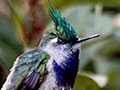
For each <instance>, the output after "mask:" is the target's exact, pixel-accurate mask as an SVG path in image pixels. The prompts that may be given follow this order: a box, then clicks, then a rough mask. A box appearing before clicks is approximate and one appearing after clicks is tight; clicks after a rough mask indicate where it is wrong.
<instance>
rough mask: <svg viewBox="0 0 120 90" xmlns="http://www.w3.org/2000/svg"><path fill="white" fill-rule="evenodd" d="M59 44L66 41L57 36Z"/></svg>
mask: <svg viewBox="0 0 120 90" xmlns="http://www.w3.org/2000/svg"><path fill="white" fill-rule="evenodd" d="M57 42H58V43H59V44H66V43H67V42H66V41H64V40H63V39H62V38H58V41H57Z"/></svg>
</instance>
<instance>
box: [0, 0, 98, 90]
mask: <svg viewBox="0 0 120 90" xmlns="http://www.w3.org/2000/svg"><path fill="white" fill-rule="evenodd" d="M48 1H49V0H48ZM49 3H50V5H51V8H49V13H50V16H51V19H52V20H53V22H54V28H51V29H50V30H48V31H47V32H46V34H45V36H44V38H43V39H42V40H41V42H40V45H39V46H38V47H37V48H35V49H33V50H31V51H28V52H26V53H24V54H22V55H20V56H19V57H18V58H17V59H16V61H15V62H14V65H13V67H12V69H11V72H10V74H9V75H8V77H7V79H6V82H5V83H4V85H3V87H2V89H1V90H72V88H73V86H74V83H75V78H76V75H77V71H78V66H79V55H80V50H81V49H80V46H81V43H82V42H84V41H86V40H89V39H92V38H95V37H99V36H100V35H99V34H96V35H93V36H89V37H85V38H79V37H78V35H77V33H76V32H75V30H74V29H73V27H71V26H70V24H69V23H67V22H66V20H65V18H64V17H62V16H61V14H60V11H59V9H58V8H57V13H56V12H55V10H54V8H53V6H52V4H51V2H50V1H49Z"/></svg>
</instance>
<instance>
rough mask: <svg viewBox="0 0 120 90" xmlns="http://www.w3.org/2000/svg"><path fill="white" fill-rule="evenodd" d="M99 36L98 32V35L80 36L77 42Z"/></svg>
mask: <svg viewBox="0 0 120 90" xmlns="http://www.w3.org/2000/svg"><path fill="white" fill-rule="evenodd" d="M99 36H100V35H99V34H96V35H93V36H89V37H85V38H79V39H78V40H77V42H76V43H81V42H84V41H86V40H89V39H92V38H96V37H99Z"/></svg>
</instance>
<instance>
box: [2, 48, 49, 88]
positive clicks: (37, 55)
mask: <svg viewBox="0 0 120 90" xmlns="http://www.w3.org/2000/svg"><path fill="white" fill-rule="evenodd" d="M48 60H49V55H48V54H47V53H45V52H44V51H42V50H40V49H39V47H38V48H36V49H35V50H32V51H30V52H27V53H25V54H22V55H21V56H19V57H18V58H17V60H16V62H15V64H14V66H13V68H12V70H11V73H10V74H9V76H8V78H7V80H6V82H5V84H4V85H3V88H2V90H11V89H18V90H20V88H23V87H24V88H25V87H27V88H31V89H32V88H34V87H35V86H36V85H37V84H38V83H39V85H40V84H41V83H42V82H43V81H44V79H45V77H46V74H47V67H46V64H47V61H48ZM29 90H30V89H29Z"/></svg>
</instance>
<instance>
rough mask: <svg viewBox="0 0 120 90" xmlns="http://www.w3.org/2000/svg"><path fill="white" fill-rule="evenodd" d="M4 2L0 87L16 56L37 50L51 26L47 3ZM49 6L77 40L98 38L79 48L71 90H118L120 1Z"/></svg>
mask: <svg viewBox="0 0 120 90" xmlns="http://www.w3.org/2000/svg"><path fill="white" fill-rule="evenodd" d="M5 1H6V2H5ZM5 1H4V0H3V1H2V0H1V2H0V3H1V4H2V5H3V7H0V71H1V72H0V75H1V76H0V81H1V82H0V87H2V84H3V82H4V81H5V78H6V77H7V75H8V74H9V70H10V68H11V67H12V65H13V62H14V61H15V59H16V58H17V56H19V55H20V54H22V53H24V52H26V51H28V50H31V49H33V48H35V47H37V46H38V44H39V42H40V40H41V38H42V37H43V32H45V31H46V30H49V28H51V27H52V26H53V22H52V21H50V17H49V14H48V8H49V7H50V6H49V3H48V1H47V0H26V1H24V0H5ZM51 2H52V4H53V7H54V8H55V7H59V8H60V11H61V14H62V16H64V17H65V18H66V20H67V22H69V23H70V25H71V26H72V27H74V29H75V30H76V32H77V33H78V35H79V37H85V36H90V35H93V34H96V33H98V34H101V36H100V37H99V38H96V39H93V40H90V41H87V42H85V43H83V44H82V46H81V49H82V51H81V55H80V66H79V73H78V75H77V78H76V82H75V87H74V89H73V90H120V82H119V81H120V65H119V64H120V39H119V38H120V14H119V12H120V8H119V6H120V4H119V3H120V0H109V1H108V0H99V1H98V0H96V1H95V0H91V1H90V0H74V1H73V0H67V1H66V0H56V1H55V0H51ZM4 9H5V11H4ZM6 12H9V13H6Z"/></svg>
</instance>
